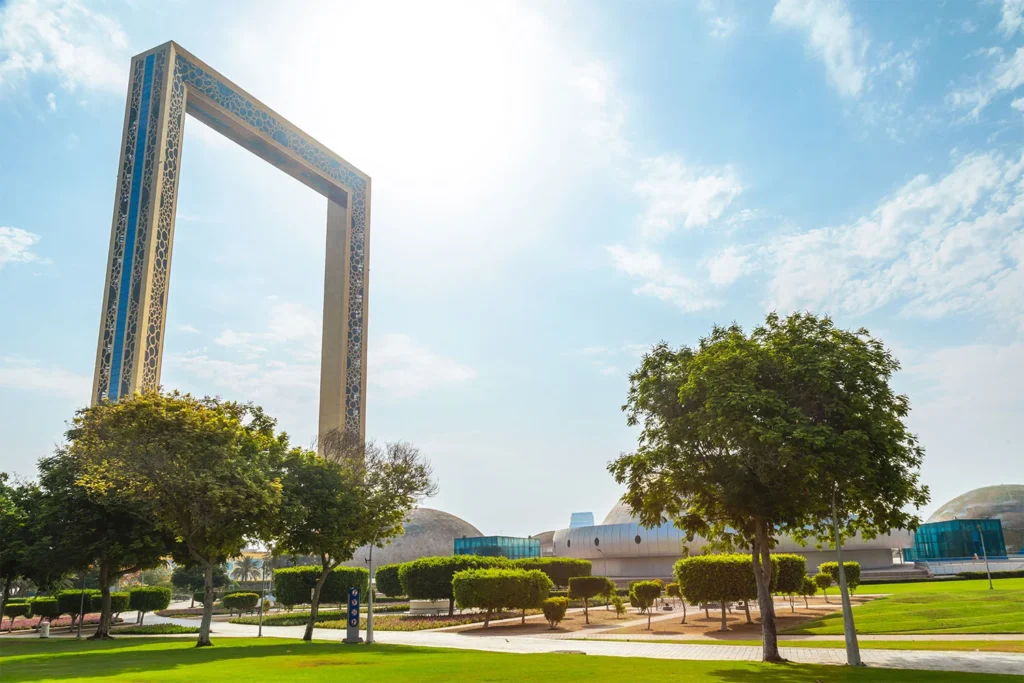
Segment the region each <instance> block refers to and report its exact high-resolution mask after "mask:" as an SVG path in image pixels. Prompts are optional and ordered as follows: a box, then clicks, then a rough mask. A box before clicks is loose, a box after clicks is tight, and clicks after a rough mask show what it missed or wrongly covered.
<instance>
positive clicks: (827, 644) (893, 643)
mask: <svg viewBox="0 0 1024 683" xmlns="http://www.w3.org/2000/svg"><path fill="white" fill-rule="evenodd" d="M590 640H603V639H601V638H596V639H595V638H591V639H590ZM607 640H611V638H608V639H607ZM617 642H622V641H621V640H619V641H617ZM634 642H638V643H671V644H673V645H756V646H757V647H761V641H760V640H709V639H704V640H689V639H687V640H683V639H680V640H672V639H669V638H665V639H660V638H659V639H656V640H637V641H634ZM779 647H813V648H829V649H837V650H842V649H843V648H845V647H846V643H844V642H843V641H841V640H837V641H834V642H832V641H825V640H808V641H795V640H780V641H779ZM860 649H861V650H938V651H946V652H1022V653H1024V640H945V641H943V640H862V641H860Z"/></svg>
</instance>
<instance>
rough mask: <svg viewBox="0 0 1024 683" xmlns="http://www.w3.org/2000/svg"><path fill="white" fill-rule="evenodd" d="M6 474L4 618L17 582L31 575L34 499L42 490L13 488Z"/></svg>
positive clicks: (1, 486)
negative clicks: (28, 555)
mask: <svg viewBox="0 0 1024 683" xmlns="http://www.w3.org/2000/svg"><path fill="white" fill-rule="evenodd" d="M8 481H9V476H8V474H7V473H6V472H0V539H3V552H0V582H2V584H3V586H2V587H0V614H5V612H4V609H5V607H6V605H7V600H8V598H9V597H10V594H11V587H12V585H13V584H14V582H15V581H16V580H17V579H19V578H20V577H22V576H23V575H24V574H25V573H27V571H28V562H29V560H28V557H27V554H28V551H29V548H30V547H31V546H32V545H33V543H34V542H35V533H34V531H33V528H32V522H31V520H32V517H33V508H34V507H35V506H34V505H33V504H32V502H31V501H32V499H33V498H36V497H38V488H37V487H35V486H34V485H32V484H23V485H18V484H10V483H8Z"/></svg>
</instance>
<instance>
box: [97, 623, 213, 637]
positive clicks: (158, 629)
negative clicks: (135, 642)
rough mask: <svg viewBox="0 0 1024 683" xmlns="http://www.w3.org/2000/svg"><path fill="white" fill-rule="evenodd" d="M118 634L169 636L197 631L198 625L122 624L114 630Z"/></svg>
mask: <svg viewBox="0 0 1024 683" xmlns="http://www.w3.org/2000/svg"><path fill="white" fill-rule="evenodd" d="M115 633H117V635H119V636H171V635H180V634H185V633H199V627H198V626H179V625H178V624H146V625H144V626H123V627H120V628H118V629H117V631H115Z"/></svg>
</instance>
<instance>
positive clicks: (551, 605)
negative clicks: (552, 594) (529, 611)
mask: <svg viewBox="0 0 1024 683" xmlns="http://www.w3.org/2000/svg"><path fill="white" fill-rule="evenodd" d="M568 607H569V598H560V597H559V598H548V599H547V600H545V601H544V603H543V605H542V609H543V610H544V618H545V619H546V620H547V622H548V626H549V627H550V628H551V630H554V629H555V627H557V626H558V624H559V623H561V621H562V619H564V618H565V611H566V609H567V608H568Z"/></svg>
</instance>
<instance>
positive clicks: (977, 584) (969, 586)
mask: <svg viewBox="0 0 1024 683" xmlns="http://www.w3.org/2000/svg"><path fill="white" fill-rule="evenodd" d="M992 586H993V587H994V588H995V590H997V591H1008V590H1024V579H992ZM987 590H988V580H987V579H970V580H968V581H942V580H941V579H939V580H935V581H921V582H919V583H872V584H867V585H863V586H860V587H859V588H857V593H858V594H859V595H860V594H863V595H881V594H883V593H884V594H887V595H904V594H907V593H974V592H977V591H987ZM828 595H829V600H831V599H832V596H836V597H837V598H838V596H839V591H838V589H836V588H829V589H828Z"/></svg>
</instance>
